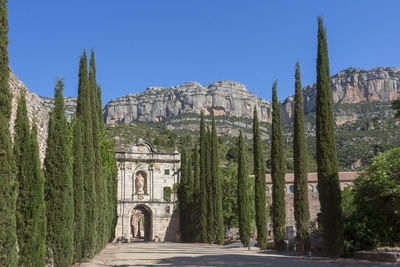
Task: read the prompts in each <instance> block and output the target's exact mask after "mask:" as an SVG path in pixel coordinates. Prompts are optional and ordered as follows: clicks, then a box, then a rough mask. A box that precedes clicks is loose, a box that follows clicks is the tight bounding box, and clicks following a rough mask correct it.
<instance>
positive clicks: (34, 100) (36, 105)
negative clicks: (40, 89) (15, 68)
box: [9, 71, 49, 163]
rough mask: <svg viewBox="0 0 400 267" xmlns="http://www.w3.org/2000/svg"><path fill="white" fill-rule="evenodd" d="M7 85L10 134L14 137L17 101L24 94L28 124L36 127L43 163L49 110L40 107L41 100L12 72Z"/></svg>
mask: <svg viewBox="0 0 400 267" xmlns="http://www.w3.org/2000/svg"><path fill="white" fill-rule="evenodd" d="M9 84H10V90H11V93H12V95H13V98H12V110H11V121H10V130H11V134H12V136H14V122H15V118H16V115H17V107H18V99H19V96H20V95H21V92H25V94H26V104H27V105H26V106H27V110H28V117H29V123H30V124H32V122H35V123H36V125H37V127H38V142H39V154H40V161H41V162H42V163H43V160H44V156H45V153H46V139H47V126H48V123H49V110H48V109H46V108H45V107H44V106H43V105H42V98H41V97H40V96H38V95H37V94H35V93H33V92H31V91H29V90H28V88H27V87H26V86H25V84H24V83H22V82H21V81H20V80H19V79H18V77H17V76H16V75H15V74H14V73H13V72H12V71H10V79H9Z"/></svg>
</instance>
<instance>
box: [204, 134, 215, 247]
mask: <svg viewBox="0 0 400 267" xmlns="http://www.w3.org/2000/svg"><path fill="white" fill-rule="evenodd" d="M206 136H207V137H206V147H207V150H206V184H207V186H206V190H207V236H208V237H207V240H208V242H209V243H213V242H214V241H215V225H214V223H215V212H214V210H215V197H214V195H215V192H214V188H213V181H212V170H211V168H212V162H211V155H212V148H211V131H210V128H209V127H207V134H206Z"/></svg>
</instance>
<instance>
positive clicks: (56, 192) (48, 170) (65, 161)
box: [44, 79, 74, 266]
mask: <svg viewBox="0 0 400 267" xmlns="http://www.w3.org/2000/svg"><path fill="white" fill-rule="evenodd" d="M63 88H64V84H63V82H62V80H61V79H58V80H57V83H56V88H55V97H54V98H55V106H54V110H53V111H52V113H51V115H50V121H49V130H48V138H47V150H46V157H45V160H44V167H45V177H46V180H45V201H46V208H47V211H46V215H47V237H46V243H47V247H48V249H49V252H50V255H49V256H50V257H52V258H53V260H54V264H55V266H70V265H71V263H72V260H73V251H74V196H73V182H72V159H71V144H70V133H69V128H68V123H67V119H66V118H65V115H64V97H63V93H62V92H63Z"/></svg>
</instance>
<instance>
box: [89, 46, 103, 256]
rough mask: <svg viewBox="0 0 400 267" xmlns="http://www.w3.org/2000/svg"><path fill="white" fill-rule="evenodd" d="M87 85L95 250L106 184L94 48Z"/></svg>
mask: <svg viewBox="0 0 400 267" xmlns="http://www.w3.org/2000/svg"><path fill="white" fill-rule="evenodd" d="M89 70H90V71H89V86H90V108H91V111H90V113H91V115H92V133H93V156H94V158H93V164H94V182H95V189H96V207H97V216H98V218H99V220H98V226H97V229H95V230H97V236H98V238H97V250H100V249H102V248H104V245H105V243H106V242H105V240H106V231H105V230H106V224H107V212H106V211H107V210H106V209H105V206H106V204H107V202H106V201H105V200H106V199H107V192H106V188H107V187H106V184H105V183H104V180H103V178H104V177H103V175H102V166H101V148H100V127H99V117H98V116H99V111H98V99H97V94H98V92H97V81H96V64H95V56H94V49H92V53H91V56H90V64H89Z"/></svg>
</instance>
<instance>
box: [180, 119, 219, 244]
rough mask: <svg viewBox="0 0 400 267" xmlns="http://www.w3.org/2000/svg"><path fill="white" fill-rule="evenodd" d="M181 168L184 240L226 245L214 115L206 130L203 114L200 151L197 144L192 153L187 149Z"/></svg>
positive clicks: (182, 234) (181, 223) (181, 216)
mask: <svg viewBox="0 0 400 267" xmlns="http://www.w3.org/2000/svg"><path fill="white" fill-rule="evenodd" d="M181 170H182V171H181V179H180V183H179V188H178V199H179V200H178V207H179V216H180V229H181V238H182V241H183V242H192V241H198V242H203V243H207V242H208V243H217V244H223V242H224V237H225V232H224V220H223V213H222V192H221V181H220V175H219V164H218V140H217V129H216V126H215V118H214V114H212V124H211V130H210V128H209V127H207V129H206V126H205V122H204V114H203V113H201V118H200V151H198V145H197V143H196V144H195V146H194V148H193V150H192V153H191V155H190V156H188V155H187V153H186V150H185V149H184V148H183V149H182V151H181ZM192 170H193V171H192Z"/></svg>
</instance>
